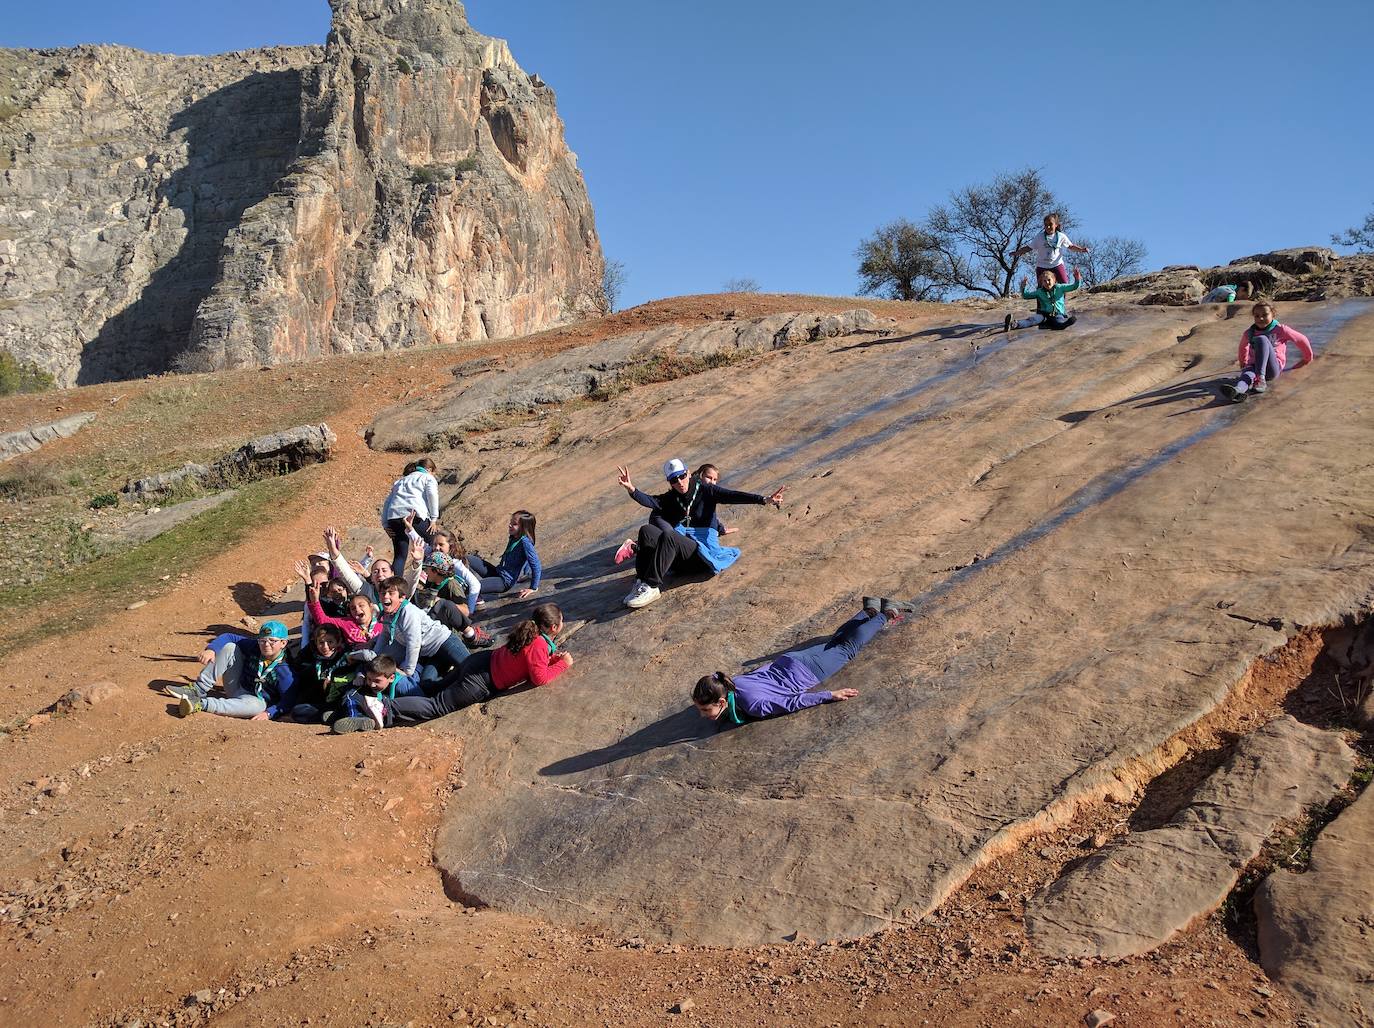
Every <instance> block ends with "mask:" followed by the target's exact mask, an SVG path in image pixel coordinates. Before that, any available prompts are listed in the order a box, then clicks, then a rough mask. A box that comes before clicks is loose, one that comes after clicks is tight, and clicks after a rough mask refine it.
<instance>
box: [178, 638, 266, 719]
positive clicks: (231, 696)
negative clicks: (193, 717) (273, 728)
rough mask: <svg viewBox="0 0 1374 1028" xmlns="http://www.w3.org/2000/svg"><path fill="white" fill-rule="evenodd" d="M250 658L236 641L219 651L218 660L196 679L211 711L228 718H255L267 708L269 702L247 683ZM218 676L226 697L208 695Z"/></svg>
mask: <svg viewBox="0 0 1374 1028" xmlns="http://www.w3.org/2000/svg"><path fill="white" fill-rule="evenodd" d="M248 663H249V662H248V659H247V658H245V657H244V656H243V655H242V654H240V653H239V648H238V646H236V645H235V644H234V643H230V644H229V645H228V646H225V647H224V648H223V649H221V650H220V651H219V652H218V653H216V654H215V662H214V663H213V664H211V665H209V666H208V667H206V668H205V669H204V670H203V671H201V673H200V677H199V678H197V679H196V688H197V689H199V690H200V695H201V697H202V698H203V699H204V701H205V709H206V710H207V711H209V712H210V713H211V714H223V715H224V716H225V717H245V718H247V717H252V716H253V715H254V714H261V713H262V712H263V711H264V710H266V709H267V703H266V702H265V701H264V700H263V698H262V697H261V696H259V695H258V694H257V693H255V692H251V691H249V690H248V689H247V688H246V687H245V686H244V682H243V679H244V672H245V671H246V670H247V665H248ZM216 679H218V680H219V682H220V685H221V686H222V687H223V689H224V699H222V700H221V699H218V698H216V697H214V696H207V695H206V694H207V693H208V692H209V691H210V690H211V689H213V688H214V687H215V681H216Z"/></svg>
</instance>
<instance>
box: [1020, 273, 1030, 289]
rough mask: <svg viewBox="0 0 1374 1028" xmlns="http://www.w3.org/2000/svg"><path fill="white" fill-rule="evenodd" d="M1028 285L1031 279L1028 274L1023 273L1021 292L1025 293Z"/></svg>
mask: <svg viewBox="0 0 1374 1028" xmlns="http://www.w3.org/2000/svg"><path fill="white" fill-rule="evenodd" d="M1028 285H1030V279H1029V278H1028V277H1027V276H1025V275H1022V276H1021V292H1023V293H1024V292H1025V291H1026V286H1028Z"/></svg>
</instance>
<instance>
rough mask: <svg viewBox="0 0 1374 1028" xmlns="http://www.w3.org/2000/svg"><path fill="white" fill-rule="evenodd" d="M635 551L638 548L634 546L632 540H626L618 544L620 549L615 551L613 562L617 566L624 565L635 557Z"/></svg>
mask: <svg viewBox="0 0 1374 1028" xmlns="http://www.w3.org/2000/svg"><path fill="white" fill-rule="evenodd" d="M636 549H638V547H637V546H635V541H634V540H633V539H626V540H625V541H624V542H623V543H621V544H620V549H618V550H616V551H615V562H616V563H617V564H624V563H625V562H626V561H627V560H629V559H630V558H631V557H633V556H634V555H635V550H636Z"/></svg>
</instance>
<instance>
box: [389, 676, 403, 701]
mask: <svg viewBox="0 0 1374 1028" xmlns="http://www.w3.org/2000/svg"><path fill="white" fill-rule="evenodd" d="M400 677H401V673H400V672H399V671H397V672H396V673H395V674H394V675H392V676H391V684H390V685H388V686H387V687H386V698H387V699H389V700H394V699H395V698H396V679H398V678H400Z"/></svg>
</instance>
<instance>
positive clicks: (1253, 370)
mask: <svg viewBox="0 0 1374 1028" xmlns="http://www.w3.org/2000/svg"><path fill="white" fill-rule="evenodd" d="M1282 370H1283V365H1281V364H1280V363H1279V355H1278V354H1277V353H1275V352H1274V340H1272V339H1270V338H1269V337H1268V336H1262V335H1258V334H1256V335H1252V336H1251V337H1250V363H1249V364H1247V365H1245V370H1244V371H1243V372H1242V373H1241V376H1240V381H1238V382H1237V383H1236V388H1237V390H1238V391H1239V392H1245V390H1247V389H1249V388H1250V387H1251V386H1252V385H1254V384H1255V379H1257V378H1258V379H1261V380H1268V381H1270V382H1272V381H1274V379H1276V378H1278V377H1279V372H1280V371H1282Z"/></svg>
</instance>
